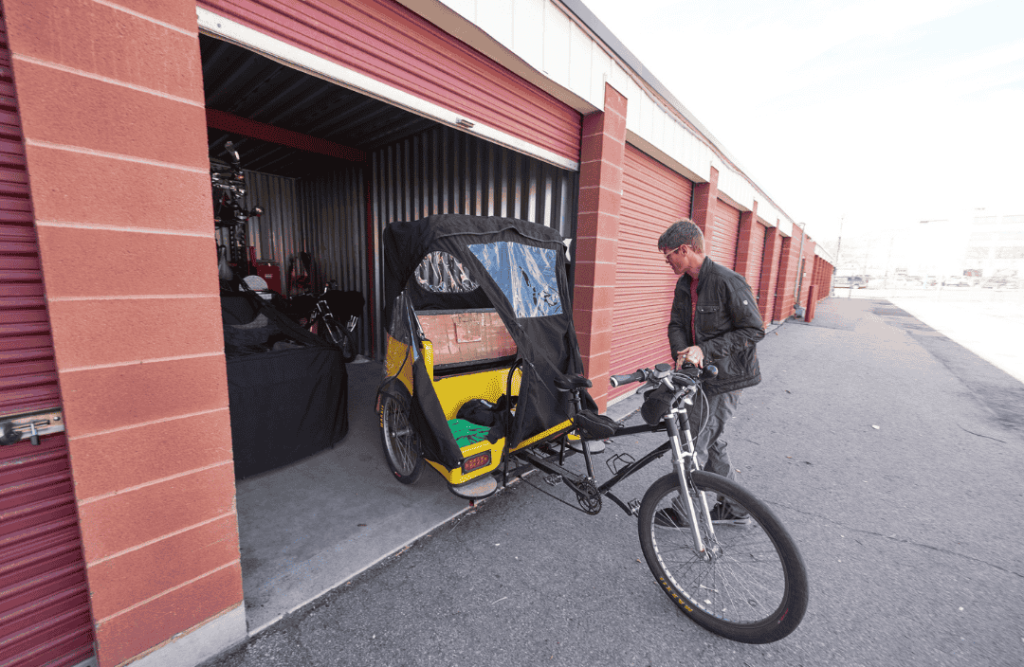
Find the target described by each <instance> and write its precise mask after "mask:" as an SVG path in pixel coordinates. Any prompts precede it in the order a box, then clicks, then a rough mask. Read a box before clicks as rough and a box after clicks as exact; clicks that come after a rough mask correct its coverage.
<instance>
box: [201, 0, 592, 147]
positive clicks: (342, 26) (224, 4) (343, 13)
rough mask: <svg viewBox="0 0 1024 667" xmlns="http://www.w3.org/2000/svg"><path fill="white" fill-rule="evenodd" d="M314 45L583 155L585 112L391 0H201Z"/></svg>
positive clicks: (516, 132)
mask: <svg viewBox="0 0 1024 667" xmlns="http://www.w3.org/2000/svg"><path fill="white" fill-rule="evenodd" d="M198 6H199V7H202V8H204V9H208V10H210V11H211V12H214V13H215V14H217V15H219V16H223V17H226V18H228V19H230V20H232V21H236V22H237V23H240V24H242V25H244V26H246V27H249V28H252V29H254V30H257V31H258V32H261V33H263V34H265V35H269V36H270V37H273V38H275V39H279V40H281V41H283V42H286V43H288V44H291V45H293V46H296V47H298V48H299V49H302V50H303V51H306V52H308V53H312V54H315V55H318V56H320V57H323V58H326V59H327V60H330V61H334V62H336V63H338V64H340V65H342V66H343V67H346V68H348V69H350V70H354V71H356V72H359V73H360V74H365V75H366V76H368V77H371V78H372V79H375V80H376V81H379V82H381V83H384V84H386V85H389V86H392V87H394V88H397V89H399V90H401V91H404V92H406V93H409V94H411V95H414V96H415V97H417V98H419V99H422V100H425V101H427V102H430V103H433V104H436V105H438V106H441V107H443V108H445V109H448V110H450V111H456V112H458V113H460V114H464V115H465V116H466V118H468V119H469V120H472V121H475V122H479V123H484V124H486V125H488V126H490V127H493V128H496V129H500V130H502V131H504V132H507V133H509V134H511V135H512V136H514V137H517V138H519V139H522V140H524V141H526V142H528V143H530V144H533V145H535V146H539V147H541V148H544V149H547V150H550V151H552V152H554V153H556V154H557V155H559V156H561V157H563V158H567V159H569V160H572V161H574V162H576V161H579V155H580V128H581V123H582V118H581V116H580V114H579V113H578V112H577V111H576V110H574V109H573V108H572V107H570V106H569V105H567V104H564V103H563V102H560V101H559V100H557V99H555V98H554V97H552V96H551V95H549V94H547V93H545V92H544V91H543V90H541V89H540V88H537V87H536V86H534V85H533V84H530V83H528V82H526V81H525V80H523V79H522V78H520V77H518V76H517V75H515V74H513V73H512V72H510V71H509V70H507V69H505V68H504V67H502V66H500V65H498V64H497V63H495V62H494V61H493V60H491V59H490V58H488V57H486V56H484V55H483V54H481V53H479V52H478V51H476V50H474V49H473V48H471V47H469V46H467V45H465V44H464V43H462V42H460V41H459V40H458V39H456V38H454V37H452V36H451V35H449V34H448V33H446V32H444V31H443V30H441V29H440V28H438V27H437V26H435V25H433V24H432V23H430V22H429V21H427V20H426V19H424V18H423V17H421V16H419V15H417V14H415V13H414V12H412V11H410V10H409V9H406V8H405V7H403V6H402V5H400V4H399V3H397V2H393V1H392V0H334V1H333V2H330V3H327V2H321V1H318V0H198Z"/></svg>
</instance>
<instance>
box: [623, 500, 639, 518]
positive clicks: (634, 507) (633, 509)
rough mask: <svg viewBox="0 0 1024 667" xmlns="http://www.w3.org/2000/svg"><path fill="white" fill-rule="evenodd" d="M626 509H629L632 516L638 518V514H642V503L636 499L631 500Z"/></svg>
mask: <svg viewBox="0 0 1024 667" xmlns="http://www.w3.org/2000/svg"><path fill="white" fill-rule="evenodd" d="M626 507H628V508H629V515H630V516H637V515H638V514H640V501H639V500H637V499H636V498H633V500H630V501H629V502H628V503H626Z"/></svg>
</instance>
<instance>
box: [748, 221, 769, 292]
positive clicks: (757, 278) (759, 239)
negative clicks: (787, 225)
mask: <svg viewBox="0 0 1024 667" xmlns="http://www.w3.org/2000/svg"><path fill="white" fill-rule="evenodd" d="M764 231H765V227H764V225H762V224H761V223H759V222H758V221H757V220H754V222H753V223H752V225H751V228H750V236H751V240H750V248H751V250H752V251H753V252H760V253H761V257H760V259H757V260H755V261H754V264H755V265H756V267H757V270H756V271H753V272H752V275H751V277H750V291H751V292H753V293H754V298H755V299H756V298H757V293H758V291H759V290H760V289H761V265H762V263H763V262H764ZM769 259H771V258H769Z"/></svg>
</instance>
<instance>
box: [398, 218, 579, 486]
mask: <svg viewBox="0 0 1024 667" xmlns="http://www.w3.org/2000/svg"><path fill="white" fill-rule="evenodd" d="M383 244H384V297H385V321H386V322H388V335H387V348H386V356H385V363H384V379H383V382H382V384H381V387H380V390H379V392H378V409H379V414H380V426H381V441H382V445H383V449H384V454H385V459H386V460H387V463H388V466H389V467H390V468H391V471H392V472H393V473H394V475H395V477H396V478H397V479H398V481H400V482H403V483H406V484H409V483H412V482H414V481H416V479H417V478H418V477H419V476H420V473H421V471H422V470H423V468H424V466H425V465H429V466H430V467H431V468H433V469H434V470H436V471H437V472H438V473H440V474H441V475H442V476H443V477H444V478H445V480H446V481H447V482H448V484H449V487H450V489H451V490H452V491H453V492H454V493H455V494H456V495H459V496H461V497H464V498H470V499H476V498H482V497H486V496H488V495H490V494H491V493H493V492H494V491H495V490H497V488H498V481H497V478H496V476H495V475H494V473H495V472H496V471H497V470H499V467H501V466H502V464H503V463H506V462H507V461H508V457H509V455H510V454H511V453H514V452H517V451H519V450H522V449H523V448H526V447H529V446H531V445H533V444H536V443H541V442H549V441H552V440H556V439H558V438H561V437H564V436H566V435H567V434H568V433H569V432H570V431H571V430H572V429H573V416H574V415H575V414H576V412H577V411H578V409H579V407H580V406H577V405H576V404H575V403H576V401H575V400H574V398H573V396H572V395H570V393H569V392H566V391H564V390H560V389H559V388H558V387H557V386H556V380H560V379H561V381H562V382H564V378H565V377H567V376H571V375H579V374H580V373H582V371H583V364H582V361H581V358H580V352H579V347H578V345H577V341H576V332H575V330H574V329H573V323H572V313H571V306H570V303H571V300H570V294H569V285H568V279H567V275H566V252H567V250H566V246H565V244H564V243H563V240H562V237H561V235H560V234H559V233H558V232H557V231H556V230H554V229H551V228H549V227H545V226H543V225H540V224H536V223H530V222H525V221H522V220H515V219H510V218H498V217H479V216H468V215H434V216H430V217H427V218H424V219H422V220H418V221H414V222H395V223H392V224H390V225H388V227H387V228H386V229H385V230H384V236H383ZM582 400H583V401H584V405H583V407H586V408H593V407H594V403H593V400H592V399H591V398H590V397H589V395H585V397H584V398H583V399H582Z"/></svg>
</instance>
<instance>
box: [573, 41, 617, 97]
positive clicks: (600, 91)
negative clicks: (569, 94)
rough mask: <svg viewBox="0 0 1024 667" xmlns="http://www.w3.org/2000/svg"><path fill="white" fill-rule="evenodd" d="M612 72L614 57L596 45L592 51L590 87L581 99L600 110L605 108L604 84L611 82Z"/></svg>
mask: <svg viewBox="0 0 1024 667" xmlns="http://www.w3.org/2000/svg"><path fill="white" fill-rule="evenodd" d="M611 71H612V57H611V56H609V55H608V54H607V53H605V52H604V49H601V48H598V47H597V45H594V47H593V48H592V49H591V50H590V87H589V88H588V89H587V93H588V94H587V95H581V97H583V98H584V99H585V100H587V101H588V102H590V103H591V104H593V105H594V106H596V107H597V108H599V109H600V108H602V107H604V84H605V82H606V81H610V80H611ZM613 87H614V86H613Z"/></svg>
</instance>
